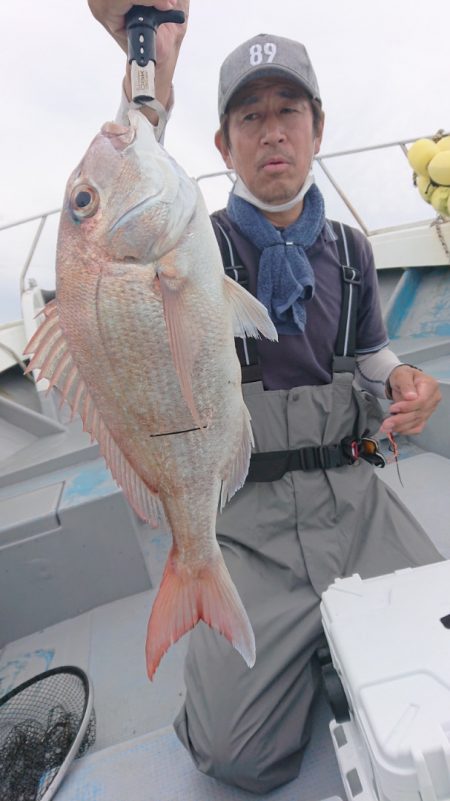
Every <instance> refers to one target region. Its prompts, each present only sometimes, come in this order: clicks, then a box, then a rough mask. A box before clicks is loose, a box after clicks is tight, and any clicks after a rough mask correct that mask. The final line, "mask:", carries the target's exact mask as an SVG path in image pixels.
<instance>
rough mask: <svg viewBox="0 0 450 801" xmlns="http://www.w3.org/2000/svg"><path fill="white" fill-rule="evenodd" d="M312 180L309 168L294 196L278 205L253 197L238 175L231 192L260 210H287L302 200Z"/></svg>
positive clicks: (312, 176)
mask: <svg viewBox="0 0 450 801" xmlns="http://www.w3.org/2000/svg"><path fill="white" fill-rule="evenodd" d="M314 180H315V179H314V175H313V172H312V170H311V171H310V172H309V173H308V175H307V176H306V181H305V183H304V184H303V186H302V188H301V189H300V191H299V192H297V194H296V195H295V197H293V198H292V199H291V200H288V201H287V202H286V203H280V204H278V205H275V204H274V203H264V202H263V201H262V200H259V198H257V197H255V195H254V194H253V193H252V192H250V189H248V187H247V186H246V185H245V184H244V181H243V180H242V178H240V177H239V175H238V176H237V178H236V181H235V184H234V187H233V192H234V194H235V195H237V196H238V197H241V198H242V199H243V200H247V201H248V202H249V203H251V204H252V206H256V208H257V209H260V210H261V211H288V209H292V208H293V206H295V205H296V204H297V203H300V201H301V200H303V198H304V197H305V195H306V193H307V191H308V189H310V188H311V186H312V185H313V183H314Z"/></svg>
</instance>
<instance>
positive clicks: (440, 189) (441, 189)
mask: <svg viewBox="0 0 450 801" xmlns="http://www.w3.org/2000/svg"><path fill="white" fill-rule="evenodd" d="M449 199H450V187H448V186H437V187H436V189H435V190H434V192H433V194H432V196H431V205H432V206H433V208H434V209H435V210H436V211H437V212H438V214H445V215H447V214H448V202H449Z"/></svg>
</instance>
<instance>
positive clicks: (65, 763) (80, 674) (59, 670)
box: [0, 665, 94, 801]
mask: <svg viewBox="0 0 450 801" xmlns="http://www.w3.org/2000/svg"><path fill="white" fill-rule="evenodd" d="M58 674H60V675H61V674H62V675H66V676H67V675H72V676H76V677H77V678H78V679H79V680H80V682H81V687H82V689H83V691H84V703H83V710H82V713H81V717H80V722H79V726H78V731H77V734H76V735H75V737H74V739H73V741H72V745H71V746H70V748H69V749H68V751H67V753H66V755H65V757H64V758H63V760H62V762H61V764H60V765H59V766H58V768H57V769H56V772H55V773H54V775H53V777H52V778H51V780H50V783H49V786H48V788H47V789H46V790H45V791H44V794H43V795H41V796H39V801H50V799H52V798H53V796H54V795H55V793H56V792H57V790H58V788H59V786H60V784H61V782H62V781H63V779H64V777H65V775H66V773H67V771H68V770H69V768H70V766H71V764H72V762H73V760H74V759H75V758H76V756H77V754H78V752H79V750H80V746H81V745H82V742H83V738H84V737H85V735H86V732H87V730H88V727H89V724H90V720H91V715H92V714H93V703H94V699H93V688H92V683H91V680H90V678H89V676H88V675H87V673H85V671H84V670H82V669H81V668H79V667H77V666H75V665H63V666H60V667H56V668H51V669H50V670H46V671H44V672H43V673H39V674H37V675H36V676H33V677H32V678H30V679H28V680H27V681H24V682H23V683H22V684H20V685H19V686H18V687H15V688H14V689H13V690H10V691H9V692H7V693H6V694H5V695H4V696H2V697H1V698H0V717H1V713H2V709H3V707H5V706H6V705H7V704H8V703H9V702H10V701H11V700H12V699H13V698H15V697H17V696H19V695H20V693H22V692H24V691H25V690H27V689H28V688H29V687H31V686H33V685H34V684H39V682H43V681H45V680H47V679H48V678H50V677H51V676H55V675H58Z"/></svg>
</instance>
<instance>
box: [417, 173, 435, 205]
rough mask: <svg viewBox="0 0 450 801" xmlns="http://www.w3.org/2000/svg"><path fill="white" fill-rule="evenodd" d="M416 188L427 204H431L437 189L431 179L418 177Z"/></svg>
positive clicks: (422, 176) (423, 176)
mask: <svg viewBox="0 0 450 801" xmlns="http://www.w3.org/2000/svg"><path fill="white" fill-rule="evenodd" d="M416 186H417V189H418V190H419V192H420V196H421V197H423V199H424V200H426V202H427V203H431V195H432V194H433V192H434V190H435V189H436V187H435V185H434V184H432V183H431V181H430V179H429V178H428V177H426V176H425V175H418V176H417V178H416Z"/></svg>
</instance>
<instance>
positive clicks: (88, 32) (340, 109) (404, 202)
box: [0, 0, 450, 324]
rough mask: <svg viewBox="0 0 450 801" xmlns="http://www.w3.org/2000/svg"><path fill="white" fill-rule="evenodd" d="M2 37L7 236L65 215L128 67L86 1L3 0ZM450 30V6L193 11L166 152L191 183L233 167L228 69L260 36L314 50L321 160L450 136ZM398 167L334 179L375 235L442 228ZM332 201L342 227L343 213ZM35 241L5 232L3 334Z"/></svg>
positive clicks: (359, 162) (231, 4) (218, 190)
mask: <svg viewBox="0 0 450 801" xmlns="http://www.w3.org/2000/svg"><path fill="white" fill-rule="evenodd" d="M2 27H3V30H4V32H6V33H5V34H4V39H3V42H2V48H1V49H0V75H1V83H2V85H1V95H0V96H1V98H2V107H3V125H2V129H1V151H0V152H1V176H2V177H1V183H0V224H4V223H6V222H10V221H14V220H16V219H19V218H22V217H26V216H28V215H33V214H38V213H41V212H43V211H45V210H49V209H53V208H56V207H58V206H59V205H60V204H61V201H62V197H63V193H64V187H65V183H66V180H67V178H68V176H69V174H70V172H71V171H72V169H73V167H74V166H75V165H76V164H77V163H78V161H79V160H80V158H81V156H82V155H83V153H84V152H85V150H86V148H87V146H88V144H89V142H90V141H91V139H92V138H93V137H94V135H95V134H96V132H97V131H98V129H99V128H100V126H101V124H102V123H103V122H104V121H105V120H107V119H111V118H113V117H114V115H115V112H116V109H117V106H118V101H119V94H120V83H121V79H122V75H123V70H124V60H125V55H124V54H123V53H122V51H121V50H120V49H119V47H118V45H116V43H115V42H114V41H113V40H112V39H111V38H110V37H109V36H108V35H107V33H106V32H105V31H104V30H103V28H102V27H101V26H100V25H99V23H97V22H96V20H94V19H93V17H92V16H91V14H90V12H89V9H88V6H87V1H86V0H39V2H37V0H21V2H20V3H12V2H10V3H8V4H6V3H5V0H4V8H3V9H2ZM449 31H450V2H449V0H433V3H430V4H428V5H424V4H418V3H413V2H412V0H377V2H376V3H375V2H372V3H368V2H364V0H341V2H337V0H322V2H321V3H316V2H309V3H302V2H301V0H284V2H283V3H278V2H268V0H228V1H227V2H219V0H191V17H190V25H189V31H188V33H187V36H186V39H185V42H184V44H183V49H182V52H181V55H180V59H179V63H178V70H177V73H176V76H175V92H176V106H175V110H174V112H173V115H172V119H171V121H170V123H169V128H168V131H167V134H166V147H167V149H168V150H169V151H170V152H171V154H172V155H173V156H174V157H175V158H176V159H177V160H178V161H179V162H180V164H182V165H183V167H184V168H185V169H186V171H187V172H188V173H189V174H191V175H193V176H198V175H200V174H203V173H207V172H213V171H217V170H220V169H221V168H222V162H221V159H220V156H219V154H218V153H217V152H216V150H215V148H214V144H213V134H214V131H215V128H216V126H217V111H216V92H217V89H216V87H217V78H218V72H219V67H220V64H221V62H222V60H223V59H224V57H225V56H226V55H227V53H228V52H229V51H230V50H232V49H233V48H234V47H235V46H237V45H238V44H239V43H240V42H242V41H244V40H245V39H247V38H249V37H250V36H252V35H253V34H255V33H260V32H269V33H276V34H279V35H283V36H289V37H291V38H297V39H299V40H300V41H302V42H303V43H304V44H305V45H306V47H307V49H308V51H309V54H310V56H311V59H312V62H313V64H314V68H315V71H316V74H317V76H318V80H319V85H320V88H321V94H322V99H323V104H324V109H325V113H326V127H325V135H324V140H323V143H322V153H327V152H333V151H336V150H345V149H349V148H353V147H361V146H366V145H376V144H382V143H385V142H390V141H394V140H397V139H403V138H411V139H413V138H415V137H418V136H422V135H427V134H433V133H435V132H436V131H437V130H438V129H439V128H446V129H447V130H448V129H450V91H449V88H448V86H449V76H450V61H449V50H448V39H449ZM391 158H392V154H391V152H390V151H388V152H383V153H382V154H379V155H378V157H377V160H373V159H372V160H371V159H367V158H363V157H358V158H357V159H356V160H353V163H352V164H350V163H349V162H348V160H347V159H346V160H343V161H342V162H341V163H340V165H339V167H337V168H336V170H337V173H338V178H339V179H340V180H341V181H342V182H343V183H344V188H345V189H346V190H347V191H348V192H349V194H350V197H351V199H352V200H353V201H354V202H355V204H356V205H357V207H358V208H360V209H362V211H363V214H364V215H367V216H368V223H369V227H378V226H382V225H389V224H395V223H396V221H397V220H396V219H395V218H396V215H397V212H398V213H399V215H400V218H401V217H402V211H403V216H405V214H406V215H407V216H408V217H409V216H410V214H412V215H414V214H415V215H416V219H418V218H427V217H429V216H430V214H429V209H428V207H426V206H425V204H424V203H423V202H422V201H420V199H418V197H416V195H417V192H416V190H414V189H412V188H411V186H410V171H409V170H408V169H407V167H405V165H403V166H402V169H401V170H400V172H399V173H397V172H396V171H394V168H393V167H392V166H391ZM405 163H406V162H405ZM318 172H320V168H318V167H316V174H317V173H318ZM394 176H395V177H394ZM320 177H321V176H320ZM318 178H319V176H318ZM319 183H320V181H319ZM225 187H226V184H222V183H221V182H218V183H215V182H213V184H211V185H210V187H209V188H208V189H207V190H205V194H206V197H207V202H208V205H209V206H210V208H211V210H212V208H214V207H217V206H218V205H223V203H224V202H225V198H226V194H225ZM325 190H326V187H325ZM326 200H327V205H328V213H329V214H331V215H332V216H333V215H335V216H339V215H340V213H341V211H342V209H341V207H340V204H338V203H336V202H335V201H334V200H332V199H329V198H328V194H326ZM371 216H372V219H370V217H371ZM400 221H404V220H400ZM34 230H35V224H28V225H27V226H24V227H23V228H22V229H21V230H20V231H18V229H15V230H14V231H12V232H6V233H4V232H0V324H1V323H2V322H6V321H7V320H11V319H13V318H17V317H19V316H20V312H19V304H18V288H17V287H18V274H19V272H20V267H21V265H22V263H23V260H24V258H25V256H26V253H27V248H28V246H29V244H30V242H31V239H32V237H33V234H34ZM55 232H56V218H55V219H54V220H53V222H51V223H50V224H49V225H48V230H47V231H46V235H45V237H44V239H43V241H42V244H41V246H40V249H39V250H38V251H37V253H36V260H35V263H33V267H32V270H31V272H30V274H31V275H33V274H34V275H36V277H37V278H38V279H39V280H40V281H43V283H44V284H46V285H48V286H50V285H51V283H52V273H53V265H52V259H53V249H54V238H55Z"/></svg>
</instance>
